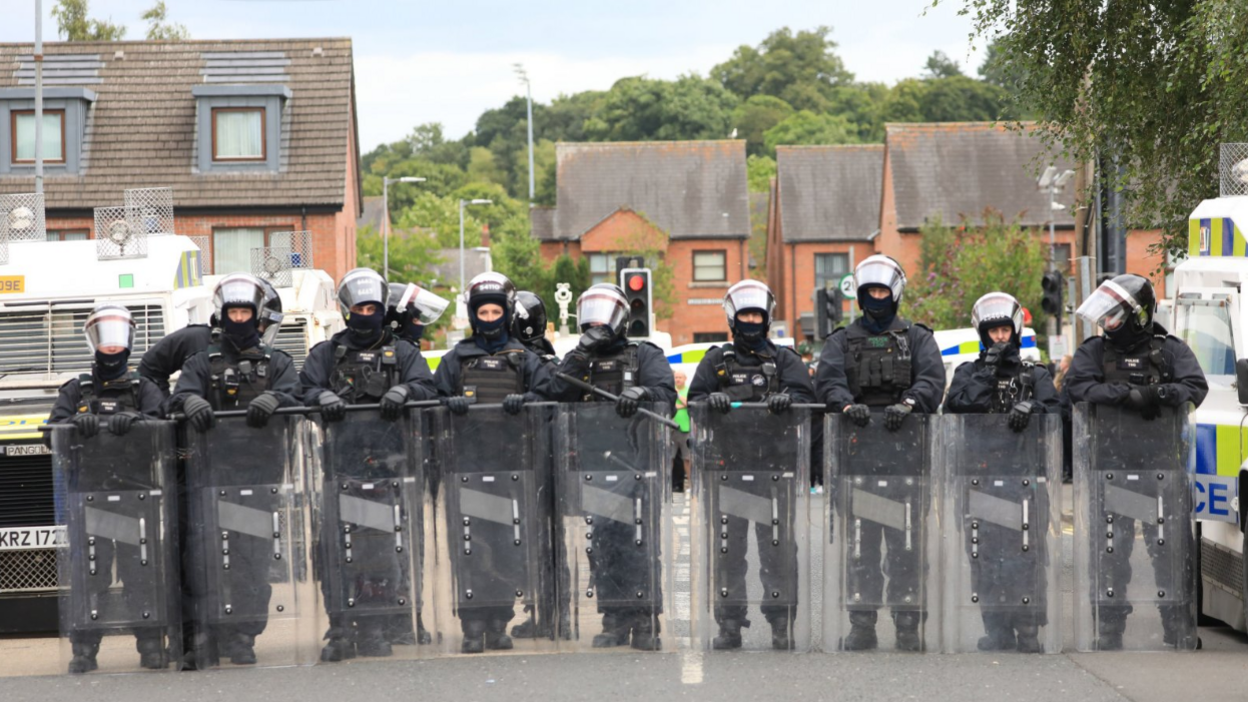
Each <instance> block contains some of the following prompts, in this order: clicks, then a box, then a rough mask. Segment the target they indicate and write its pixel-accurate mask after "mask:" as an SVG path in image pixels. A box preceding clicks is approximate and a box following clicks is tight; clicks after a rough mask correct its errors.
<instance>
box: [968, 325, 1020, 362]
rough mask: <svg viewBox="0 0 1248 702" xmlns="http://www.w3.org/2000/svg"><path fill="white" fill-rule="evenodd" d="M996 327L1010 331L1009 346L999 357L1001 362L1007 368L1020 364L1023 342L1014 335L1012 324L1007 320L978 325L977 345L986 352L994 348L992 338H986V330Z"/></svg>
mask: <svg viewBox="0 0 1248 702" xmlns="http://www.w3.org/2000/svg"><path fill="white" fill-rule="evenodd" d="M996 327H1007V328H1009V330H1010V341H1009V342H1008V343H1009V345H1008V346H1006V347H1005V353H1004V354H1002V356H1001V362H1002V363H1004V364H1006V365H1007V366H1009V365H1017V364H1018V363H1020V362H1022V352H1021V349H1022V345H1023V340H1022V339H1020V338H1019V335H1018V334H1015V333H1014V323H1013V322H1011V321H1010V320H1008V319H994V320H992V321H989V322H984V323H983V324H981V325H979V343H980V345H981V346H982V347H983V350H984V351H987V350H988V349H990V348H992V347H993V346H995V344H994V343H993V341H992V337H990V336H988V330H990V329H993V328H996Z"/></svg>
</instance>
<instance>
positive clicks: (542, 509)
mask: <svg viewBox="0 0 1248 702" xmlns="http://www.w3.org/2000/svg"><path fill="white" fill-rule="evenodd" d="M553 412H554V406H553V405H552V404H546V403H541V404H536V403H535V404H529V405H526V406H525V408H524V410H523V411H522V412H521V413H519V414H517V415H511V414H507V413H506V412H504V411H503V409H502V406H501V405H497V404H493V405H489V404H487V405H475V406H473V407H471V408H470V410H469V411H468V413H467V414H466V415H454V414H451V413H450V412H449V411H447V410H445V409H440V410H437V411H436V412H434V413H433V414H434V417H435V419H434V421H435V424H436V426H437V444H436V448H435V453H436V455H437V460H438V470H439V474H440V483H441V489H440V494H439V507H438V509H439V512H440V513H441V514H443V515H445V519H446V521H445V534H446V537H445V542H444V544H442V545H441V546H440V548H439V551H441V552H444V553H445V558H442V559H440V561H439V562H440V564H444V565H445V567H444V568H442V572H440V573H439V575H438V578H437V580H438V590H437V591H438V595H439V596H438V597H435V601H436V602H435V604H436V605H437V611H438V617H437V622H438V634H439V639H440V642H441V652H442V653H443V654H445V655H454V654H459V653H482V652H485V651H490V652H495V651H509V650H513V649H514V650H518V651H522V652H530V653H531V652H535V651H553V650H554V646H555V644H554V632H555V631H556V626H555V623H556V622H557V615H556V613H555V611H554V608H553V603H554V595H553V589H554V585H553V582H552V573H553V569H554V562H553V560H552V557H551V547H550V521H551V506H552V504H551V502H552V497H551V486H552V481H551V474H550V425H551V420H552V417H553ZM439 555H441V554H439ZM513 620H515V623H516V624H517V625H516V626H512V624H513Z"/></svg>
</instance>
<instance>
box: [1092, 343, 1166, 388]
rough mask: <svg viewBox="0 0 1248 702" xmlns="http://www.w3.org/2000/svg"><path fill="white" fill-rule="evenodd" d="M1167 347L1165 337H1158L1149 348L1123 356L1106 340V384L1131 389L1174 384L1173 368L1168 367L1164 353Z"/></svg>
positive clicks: (1123, 353) (1146, 346)
mask: <svg viewBox="0 0 1248 702" xmlns="http://www.w3.org/2000/svg"><path fill="white" fill-rule="evenodd" d="M1165 344H1166V337H1165V336H1161V335H1154V336H1151V337H1149V339H1148V343H1147V344H1140V345H1139V346H1137V347H1136V348H1135V349H1133V350H1131V351H1128V352H1123V351H1119V350H1118V349H1116V348H1114V347H1113V345H1112V344H1110V343H1109V341H1108V340H1106V342H1105V350H1104V353H1103V354H1102V360H1103V363H1104V368H1103V370H1104V373H1105V382H1106V383H1127V384H1130V385H1156V384H1157V383H1168V382H1170V381H1171V380H1172V379H1173V378H1172V376H1171V371H1170V365H1169V364H1168V363H1166V357H1165V355H1164V354H1163V353H1162V352H1161V350H1162V348H1163V347H1164V346H1165Z"/></svg>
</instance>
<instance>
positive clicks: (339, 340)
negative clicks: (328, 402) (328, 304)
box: [299, 329, 436, 407]
mask: <svg viewBox="0 0 1248 702" xmlns="http://www.w3.org/2000/svg"><path fill="white" fill-rule="evenodd" d="M299 385H300V391H301V397H302V398H303V402H304V404H305V405H308V406H309V407H315V406H316V405H317V404H318V403H317V398H319V397H320V395H321V393H323V392H332V393H334V394H336V395H338V396H339V397H341V398H342V399H343V400H344V401H346V403H347V404H351V405H358V404H369V403H374V402H377V401H379V400H380V399H381V396H382V395H384V394H385V393H386V391H387V390H389V389H390V388H392V387H394V386H396V385H404V386H406V387H407V390H408V395H407V399H408V401H409V402H412V401H421V400H431V399H434V397H435V396H436V391H435V390H434V387H433V374H432V373H430V372H429V364H428V363H427V362H426V361H425V358H424V356H422V355H421V354H420V350H419V349H417V348H416V346H415V345H413V344H412V343H411V342H410V341H402V340H396V339H395V338H394V337H393V336H392V335H391V334H390V332H389V331H385V332H384V333H383V335H382V337H381V340H379V341H377V342H375V343H373V344H369V345H367V346H364V347H362V346H361V345H360V344H358V343H357V342H356V341H355V339H354V338H352V334H351V330H349V329H344V330H343V331H340V332H338V333H337V334H334V336H333V337H331V338H330V340H329V341H322V342H321V343H319V344H317V345H316V346H313V347H312V350H311V351H309V352H308V358H307V360H306V361H304V363H303V369H302V370H300V371H299Z"/></svg>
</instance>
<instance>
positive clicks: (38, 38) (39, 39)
mask: <svg viewBox="0 0 1248 702" xmlns="http://www.w3.org/2000/svg"><path fill="white" fill-rule="evenodd" d="M34 59H35V192H36V193H42V192H43V0H35V53H34ZM15 142H16V140H15Z"/></svg>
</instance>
